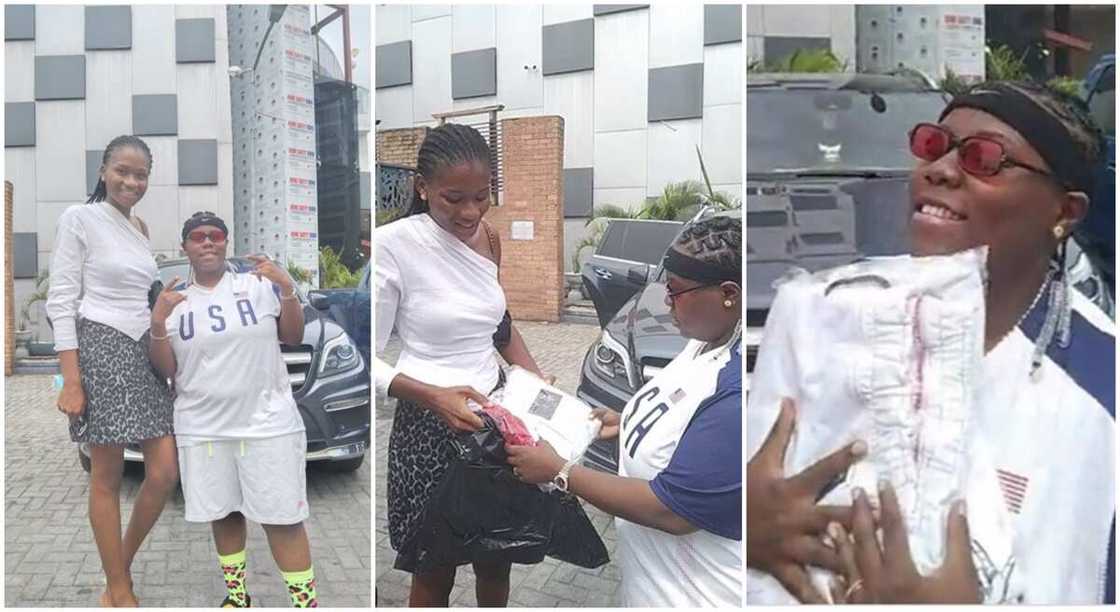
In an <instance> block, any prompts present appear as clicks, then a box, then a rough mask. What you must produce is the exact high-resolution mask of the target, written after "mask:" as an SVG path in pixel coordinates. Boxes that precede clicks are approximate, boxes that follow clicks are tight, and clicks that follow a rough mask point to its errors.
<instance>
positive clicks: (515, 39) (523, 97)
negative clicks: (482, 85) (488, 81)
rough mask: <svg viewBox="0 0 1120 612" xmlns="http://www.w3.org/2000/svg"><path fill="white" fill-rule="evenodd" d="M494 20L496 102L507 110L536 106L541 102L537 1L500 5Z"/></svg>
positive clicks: (539, 33)
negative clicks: (495, 32) (495, 39)
mask: <svg viewBox="0 0 1120 612" xmlns="http://www.w3.org/2000/svg"><path fill="white" fill-rule="evenodd" d="M497 22H498V28H497V42H498V44H497V46H498V102H499V103H501V104H505V105H506V110H507V111H512V110H518V109H529V108H536V107H540V106H541V105H542V104H543V103H544V100H543V85H542V82H541V81H542V77H541V7H540V5H521V4H508V5H501V6H499V7H498V8H497ZM525 66H529V69H528V70H526V69H525ZM533 66H536V68H535V69H534V68H533Z"/></svg>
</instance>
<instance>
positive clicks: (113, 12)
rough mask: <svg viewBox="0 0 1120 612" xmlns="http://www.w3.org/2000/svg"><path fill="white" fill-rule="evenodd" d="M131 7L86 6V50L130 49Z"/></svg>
mask: <svg viewBox="0 0 1120 612" xmlns="http://www.w3.org/2000/svg"><path fill="white" fill-rule="evenodd" d="M131 48H132V7H130V6H87V7H86V50H87V51H95V50H99V49H131Z"/></svg>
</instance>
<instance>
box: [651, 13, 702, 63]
mask: <svg viewBox="0 0 1120 612" xmlns="http://www.w3.org/2000/svg"><path fill="white" fill-rule="evenodd" d="M702 61H704V5H703V3H700V2H681V3H654V4H651V5H650V7H649V67H650V68H663V67H665V66H679V65H681V64H699V63H700V62H702Z"/></svg>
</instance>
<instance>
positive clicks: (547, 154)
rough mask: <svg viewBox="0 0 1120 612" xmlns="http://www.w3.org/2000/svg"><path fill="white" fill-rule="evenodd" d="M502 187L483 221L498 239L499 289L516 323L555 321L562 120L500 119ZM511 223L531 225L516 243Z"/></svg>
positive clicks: (559, 301) (559, 290) (559, 281)
mask: <svg viewBox="0 0 1120 612" xmlns="http://www.w3.org/2000/svg"><path fill="white" fill-rule="evenodd" d="M502 146H503V154H502V155H503V160H502V163H503V166H502V173H503V176H504V178H505V188H504V192H503V196H502V205H501V206H500V207H495V208H491V209H490V212H489V213H487V215H486V218H487V219H488V220H489V221H490V223H491V224H492V225H493V226H494V227H495V228H496V229H497V230H498V233H499V234H500V235H501V237H502V270H501V280H502V287H503V288H505V291H506V299H507V301H508V302H509V311H510V314H511V315H512V316H513V318H515V319H522V320H531V321H553V322H555V321H559V320H560V312H561V310H562V308H563V304H564V299H563V297H564V296H563V291H564V170H563V166H564V119H563V118H561V117H556V116H551V117H521V118H515V119H504V120H502ZM514 224H517V225H519V226H521V227H526V228H527V227H528V225H529V224H531V225H532V233H533V237H532V239H530V240H514V239H513V236H512V228H513V227H514Z"/></svg>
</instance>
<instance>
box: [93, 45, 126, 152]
mask: <svg viewBox="0 0 1120 612" xmlns="http://www.w3.org/2000/svg"><path fill="white" fill-rule="evenodd" d="M131 91H132V53H131V52H129V51H125V52H120V51H112V52H93V53H89V54H87V55H86V105H85V113H86V134H85V142H86V145H87V148H89V149H91V150H92V149H99V148H101V147H104V146H105V145H106V144H108V143H109V141H110V140H112V139H114V138H116V137H117V136H120V135H121V134H131V133H132V96H131V95H129V92H131Z"/></svg>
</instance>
